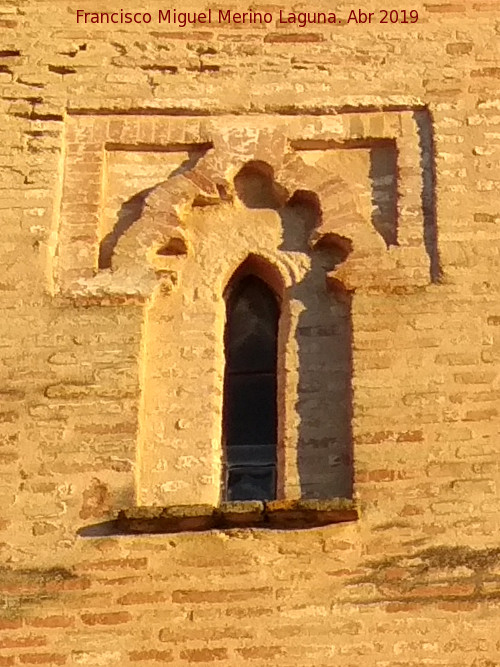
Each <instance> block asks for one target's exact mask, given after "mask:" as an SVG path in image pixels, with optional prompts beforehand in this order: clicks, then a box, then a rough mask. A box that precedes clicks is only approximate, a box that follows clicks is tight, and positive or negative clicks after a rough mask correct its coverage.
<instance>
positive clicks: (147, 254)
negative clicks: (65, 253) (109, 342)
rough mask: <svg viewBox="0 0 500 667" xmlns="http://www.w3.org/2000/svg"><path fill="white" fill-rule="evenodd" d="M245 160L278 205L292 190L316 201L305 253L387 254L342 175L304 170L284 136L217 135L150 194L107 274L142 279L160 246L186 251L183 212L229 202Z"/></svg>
mask: <svg viewBox="0 0 500 667" xmlns="http://www.w3.org/2000/svg"><path fill="white" fill-rule="evenodd" d="M277 149H279V150H277ZM286 151H288V152H286ZM250 162H253V163H256V162H262V163H264V164H267V165H269V167H270V168H271V172H272V175H273V179H274V182H275V183H276V184H277V185H279V186H280V188H281V189H282V190H283V191H284V192H285V205H286V204H288V203H290V201H291V199H292V198H293V197H294V196H295V195H296V194H297V193H298V192H307V193H310V195H311V196H312V197H314V198H315V200H316V201H317V202H318V209H319V210H318V213H319V215H318V223H317V225H316V227H315V229H314V230H313V231H312V233H311V236H310V239H309V241H310V245H311V247H312V248H314V247H315V246H317V245H320V244H322V245H323V246H326V245H333V246H335V245H336V243H337V241H336V239H342V238H343V239H347V241H348V245H349V247H350V249H352V252H353V256H354V259H355V258H356V256H359V257H366V256H367V255H370V256H372V257H373V255H377V254H384V253H385V252H386V247H385V243H384V241H383V239H382V237H381V236H380V235H379V234H378V232H377V231H376V230H375V229H374V227H373V226H372V225H371V222H370V221H369V220H366V219H365V218H364V217H363V216H362V215H361V213H360V205H359V202H358V201H357V197H356V195H355V194H354V192H353V190H352V188H351V187H350V186H349V184H348V183H346V181H345V180H344V179H343V178H341V177H339V176H332V175H331V173H329V172H328V171H327V170H326V169H323V168H321V167H316V166H311V165H308V164H307V163H306V162H305V161H304V160H303V159H302V158H301V157H300V156H299V155H297V154H296V153H293V152H290V151H289V149H288V146H287V144H286V141H285V140H284V135H280V134H278V133H276V132H271V131H267V130H265V129H261V130H258V131H253V132H251V131H246V132H245V131H244V130H243V129H242V130H241V131H240V132H238V133H236V134H235V133H233V134H230V135H229V136H225V135H222V134H220V133H219V135H218V136H216V137H215V139H214V148H213V149H211V150H210V151H209V152H208V153H207V154H206V155H205V156H204V157H203V158H202V159H201V160H200V161H199V162H198V163H197V164H196V165H195V166H194V167H193V168H192V169H191V170H190V171H188V172H186V173H184V174H180V175H176V176H174V177H172V178H170V179H168V180H167V181H164V182H163V183H160V184H159V185H157V186H156V187H155V188H153V189H152V191H151V192H150V194H149V195H148V197H147V199H146V202H145V206H144V210H143V213H142V215H141V217H140V218H139V219H138V220H137V221H136V223H135V224H134V225H133V226H132V227H130V228H129V229H128V230H127V231H126V232H125V233H124V234H123V236H122V237H121V238H120V239H119V241H118V243H117V246H116V250H115V255H114V260H113V269H114V270H115V271H116V270H117V271H120V272H127V273H132V274H134V273H135V274H137V273H140V274H141V275H144V274H146V273H148V272H149V273H153V272H154V265H153V262H152V260H153V258H154V256H155V255H156V254H157V253H158V252H160V253H161V251H162V248H167V251H166V252H165V253H164V254H179V255H182V254H186V253H187V252H188V251H189V229H188V228H187V227H186V221H185V218H186V216H187V214H188V213H189V211H190V210H191V209H192V207H193V206H195V205H213V204H218V203H220V202H222V201H224V200H230V199H232V198H233V196H234V185H233V179H234V178H235V176H236V175H237V173H238V172H239V171H240V170H241V169H242V168H243V167H244V166H245V165H246V164H248V163H250ZM344 246H345V244H344ZM335 274H336V275H335V280H337V281H339V280H340V281H341V282H344V281H345V283H346V288H347V289H354V288H355V287H356V284H353V283H352V281H351V282H350V281H349V279H348V266H347V267H343V270H342V272H341V274H339V273H338V271H337V270H336V271H335Z"/></svg>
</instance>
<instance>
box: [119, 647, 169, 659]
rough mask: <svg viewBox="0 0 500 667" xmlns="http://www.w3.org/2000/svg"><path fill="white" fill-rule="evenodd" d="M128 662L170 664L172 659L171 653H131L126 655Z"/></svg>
mask: <svg viewBox="0 0 500 667" xmlns="http://www.w3.org/2000/svg"><path fill="white" fill-rule="evenodd" d="M128 657H129V660H130V662H172V660H173V659H174V656H173V653H172V651H156V650H155V649H151V650H149V651H131V652H130V653H129V654H128Z"/></svg>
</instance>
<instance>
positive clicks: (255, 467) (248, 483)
mask: <svg viewBox="0 0 500 667" xmlns="http://www.w3.org/2000/svg"><path fill="white" fill-rule="evenodd" d="M226 309H227V310H226V329H225V335H224V347H225V355H226V370H225V376H224V421H223V438H224V470H225V475H224V481H225V489H224V492H225V498H226V500H233V501H234V500H272V499H274V498H276V449H277V441H278V413H277V357H278V320H279V314H280V313H279V305H278V301H277V299H276V296H275V294H274V292H273V291H272V290H271V289H270V288H269V287H268V286H267V285H266V283H265V282H264V281H262V280H260V279H259V278H257V277H256V276H253V275H246V276H244V277H242V278H241V279H239V280H236V281H235V282H234V283H233V284H232V285H230V287H229V295H228V297H227V301H226Z"/></svg>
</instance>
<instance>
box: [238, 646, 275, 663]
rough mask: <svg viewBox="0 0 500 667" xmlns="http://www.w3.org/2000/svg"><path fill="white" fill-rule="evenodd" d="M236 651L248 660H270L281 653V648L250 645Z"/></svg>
mask: <svg viewBox="0 0 500 667" xmlns="http://www.w3.org/2000/svg"><path fill="white" fill-rule="evenodd" d="M236 652H237V653H239V654H240V655H241V656H242V657H243V658H245V659H248V660H259V659H263V660H272V659H273V658H277V657H278V656H279V655H282V653H283V649H282V648H280V647H279V646H251V647H249V648H239V649H236Z"/></svg>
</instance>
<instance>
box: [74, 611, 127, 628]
mask: <svg viewBox="0 0 500 667" xmlns="http://www.w3.org/2000/svg"><path fill="white" fill-rule="evenodd" d="M81 619H82V621H83V622H84V623H85V625H118V624H120V623H128V622H129V621H131V620H132V616H131V615H130V614H129V613H128V611H110V612H107V613H105V614H82V615H81Z"/></svg>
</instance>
